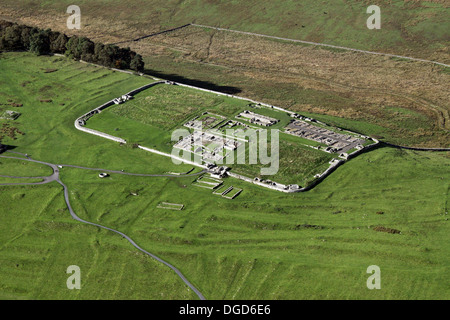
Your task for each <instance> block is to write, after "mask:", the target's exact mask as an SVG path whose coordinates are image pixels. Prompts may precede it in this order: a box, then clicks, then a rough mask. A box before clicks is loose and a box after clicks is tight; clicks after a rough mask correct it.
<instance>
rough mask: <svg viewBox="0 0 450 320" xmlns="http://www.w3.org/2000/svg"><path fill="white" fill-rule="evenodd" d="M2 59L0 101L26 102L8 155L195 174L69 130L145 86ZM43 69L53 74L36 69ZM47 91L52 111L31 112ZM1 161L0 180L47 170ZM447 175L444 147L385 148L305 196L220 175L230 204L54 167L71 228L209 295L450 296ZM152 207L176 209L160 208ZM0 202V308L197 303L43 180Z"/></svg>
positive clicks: (45, 63) (188, 186) (8, 190)
mask: <svg viewBox="0 0 450 320" xmlns="http://www.w3.org/2000/svg"><path fill="white" fill-rule="evenodd" d="M0 57H1V58H0V70H2V78H1V79H0V81H1V86H0V99H1V101H0V102H1V103H6V101H7V99H14V101H15V102H17V103H23V107H21V108H20V111H21V113H22V115H21V117H20V118H19V119H18V120H17V121H16V123H15V124H14V125H15V126H17V127H18V128H19V129H20V130H21V131H23V132H24V133H25V135H18V136H17V138H16V140H13V139H11V138H4V140H3V141H2V142H3V143H4V144H8V145H13V146H15V147H16V148H15V149H14V151H18V152H23V153H28V154H30V155H31V156H32V157H33V158H35V159H38V160H43V161H48V162H52V163H58V164H76V165H82V166H91V167H97V168H105V169H116V170H121V169H124V170H125V171H128V172H141V173H163V172H168V171H173V172H186V171H188V170H190V169H191V168H192V166H187V165H182V166H176V165H173V164H172V163H171V162H170V161H167V159H166V158H163V157H160V156H157V155H153V154H150V153H146V152H143V151H141V150H137V149H133V148H132V147H130V146H119V144H117V143H113V142H110V141H108V140H105V139H103V138H100V137H95V136H92V135H89V134H86V133H83V132H79V131H77V130H76V129H75V128H74V126H73V122H74V120H75V119H76V118H77V117H78V116H79V115H81V114H83V113H85V112H87V111H89V110H91V109H93V108H94V107H95V106H98V105H100V104H101V103H103V102H105V101H108V100H110V99H112V98H113V97H116V96H118V95H119V94H122V93H125V92H128V91H130V90H131V89H133V88H136V87H139V86H140V85H143V84H146V83H148V82H150V80H149V79H145V78H142V77H136V76H131V75H126V74H122V73H117V72H112V71H108V70H105V69H101V68H96V67H93V66H89V65H85V64H79V63H76V62H72V61H70V60H66V59H65V58H58V57H39V58H37V57H34V56H32V55H30V54H24V53H8V54H5V53H4V54H2V55H1V56H0ZM25 66H26V67H25ZM50 67H53V68H56V69H58V71H56V72H53V73H48V74H45V73H44V72H43V70H45V69H47V68H50ZM26 81H29V83H28V82H27V83H26V84H25V86H22V85H21V84H23V83H25V82H26ZM44 87H48V89H47V90H43V88H44ZM44 93H45V98H46V99H52V101H53V102H51V103H41V102H39V99H42V97H44ZM61 104H64V105H61ZM104 114H106V113H104ZM93 119H95V117H94V118H93ZM2 122H4V120H0V123H2ZM362 128H363V127H362ZM119 132H120V131H119ZM150 147H151V146H150ZM4 160H5V159H1V160H0V162H2V165H3V164H4V163H5V164H6V163H7V167H6V166H5V167H3V168H7V169H0V170H1V171H0V174H3V175H8V174H10V173H14V174H18V175H21V174H26V175H28V174H33V175H34V173H36V176H37V175H41V174H48V172H46V169H45V168H40V167H39V166H37V167H36V168H35V169H33V168H31V165H30V167H28V166H25V165H23V164H22V160H17V164H16V165H15V164H14V162H13V161H9V160H8V161H4ZM449 166H450V157H449V155H448V153H437V152H436V153H433V152H415V151H403V150H399V149H393V148H387V147H385V148H379V149H376V150H374V151H371V152H368V153H365V154H362V155H360V156H358V157H357V158H355V159H352V160H350V161H349V162H348V163H346V164H344V165H343V166H341V167H340V168H338V169H337V170H336V172H334V173H333V174H332V175H331V176H329V177H328V178H326V179H325V180H324V181H323V182H322V183H321V184H319V185H318V186H317V187H315V188H314V189H313V190H311V191H308V192H306V193H299V194H283V193H280V192H275V191H270V190H267V189H265V188H261V187H258V186H255V185H252V184H249V183H245V182H243V181H239V180H236V179H231V178H227V179H226V180H225V181H224V184H225V185H227V186H229V185H233V186H234V187H236V188H242V189H243V191H242V193H241V194H240V195H239V196H238V197H237V198H236V199H234V200H229V199H225V198H222V197H220V196H217V195H214V194H213V193H212V190H208V189H205V188H198V187H196V186H193V185H192V183H193V182H194V181H195V180H196V179H197V177H186V178H156V177H129V176H122V175H118V174H111V176H110V177H109V178H106V179H99V178H98V172H96V171H86V170H80V169H73V168H69V167H64V168H62V169H61V179H62V180H63V181H64V182H65V183H66V184H67V186H68V188H69V195H70V200H71V203H72V206H73V208H74V210H75V211H76V212H77V214H78V215H79V216H80V217H81V218H83V219H86V220H89V221H92V222H96V223H101V224H103V225H105V226H108V227H112V228H116V229H118V230H120V231H122V232H125V233H127V234H128V235H129V236H130V237H132V238H133V239H134V240H135V241H136V242H137V243H138V244H139V245H140V246H142V247H143V248H144V249H145V250H147V251H150V252H152V253H155V254H157V255H158V256H160V257H161V258H163V259H164V260H166V261H168V262H169V263H171V264H173V265H175V266H176V267H177V268H179V269H180V270H181V272H182V273H183V274H184V275H185V276H186V277H187V278H188V279H189V281H190V282H192V283H193V284H194V285H195V286H196V287H197V288H198V289H199V290H200V291H201V292H202V293H203V294H204V296H205V297H206V298H207V299H449V298H450V290H449V287H448V285H447V284H448V283H449V275H448V272H447V271H448V266H449V265H450V248H449V246H448V245H447V242H448V235H449V232H450V227H449V222H448V203H449V199H450V197H449V183H448V181H450V171H449V170H448V169H449ZM0 168H2V167H0ZM11 175H12V174H11ZM160 202H170V203H179V204H183V205H184V206H185V208H184V209H183V210H181V211H175V210H162V209H158V208H156V207H157V206H158V204H159V203H160ZM0 203H1V206H0V230H1V232H0V239H1V241H0V244H1V250H0V270H2V272H1V273H0V297H1V298H2V299H194V298H196V296H195V295H194V294H193V293H192V291H190V290H188V288H187V287H186V286H185V285H184V284H183V283H182V282H181V280H179V278H177V276H176V275H175V274H174V273H173V272H171V271H170V270H169V269H168V268H167V267H164V266H163V265H161V264H159V263H157V262H156V261H154V260H152V259H151V258H149V257H147V256H144V255H142V254H141V253H139V252H138V251H137V250H135V249H134V248H133V247H132V246H131V245H130V244H129V243H128V242H126V241H125V240H123V239H122V238H121V237H120V236H118V235H115V234H112V233H110V232H107V231H104V230H100V229H98V228H96V227H92V226H87V225H83V224H80V223H78V222H76V221H74V220H72V219H71V218H70V215H69V212H68V210H67V208H66V206H65V203H64V199H63V195H62V187H61V186H60V185H58V184H56V183H52V184H48V185H43V186H23V187H22V186H20V187H16V186H14V187H11V186H0ZM377 212H383V214H377ZM377 226H383V227H386V228H393V229H396V230H400V231H401V234H390V233H385V232H378V231H375V230H373V228H375V227H377ZM70 265H78V266H80V268H81V285H82V289H81V290H68V289H67V288H66V280H67V278H68V276H69V275H68V274H66V269H67V267H68V266H70ZM370 265H378V266H379V267H380V268H381V290H369V289H367V287H366V280H367V278H368V276H369V274H367V273H366V269H367V267H368V266H370Z"/></svg>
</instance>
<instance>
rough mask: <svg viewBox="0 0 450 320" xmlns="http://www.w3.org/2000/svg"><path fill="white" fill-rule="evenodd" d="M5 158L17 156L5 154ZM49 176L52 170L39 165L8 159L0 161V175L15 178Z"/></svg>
mask: <svg viewBox="0 0 450 320" xmlns="http://www.w3.org/2000/svg"><path fill="white" fill-rule="evenodd" d="M7 156H9V157H17V156H18V155H15V154H7ZM19 157H20V156H19ZM51 174H52V169H50V168H49V167H48V166H45V165H42V164H39V163H33V162H28V161H20V160H15V159H8V158H1V159H0V175H4V176H16V177H45V176H49V175H51Z"/></svg>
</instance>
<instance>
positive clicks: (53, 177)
mask: <svg viewBox="0 0 450 320" xmlns="http://www.w3.org/2000/svg"><path fill="white" fill-rule="evenodd" d="M7 152H10V153H16V154H20V153H18V152H11V151H7ZM21 155H23V156H25V157H26V158H20V157H9V156H0V158H6V159H17V160H21V161H29V162H35V163H40V164H43V165H46V166H49V167H50V168H52V170H53V173H52V174H51V175H50V176H47V177H16V176H0V177H8V178H17V179H21V178H41V179H43V181H41V182H34V183H0V186H11V185H42V184H47V183H51V182H54V181H56V182H58V183H59V184H60V185H61V186H62V187H63V188H64V200H65V202H66V205H67V208H68V209H69V212H70V215H71V216H72V218H73V219H74V220H76V221H79V222H81V223H85V224H89V225H92V226H96V227H99V228H102V229H105V230H109V231H112V232H114V233H117V234H119V235H121V236H122V237H123V238H125V239H126V240H128V242H130V243H131V245H133V246H134V247H135V248H136V249H138V250H139V251H141V252H143V253H145V254H146V255H148V256H150V257H152V258H153V259H155V260H157V261H159V262H161V263H162V264H164V265H166V266H167V267H169V268H170V269H172V270H173V271H174V272H175V273H176V274H177V275H178V277H179V278H180V279H181V280H182V281H183V282H184V283H185V284H186V285H187V286H188V287H189V288H191V289H192V291H194V292H195V294H196V295H197V296H198V297H199V299H200V300H206V299H205V297H204V296H203V295H202V293H201V292H200V291H199V290H198V289H197V288H196V287H194V285H192V284H191V283H190V282H189V280H188V279H187V278H186V277H185V276H184V275H183V274H182V273H181V271H180V270H178V269H177V268H176V267H174V266H173V265H171V264H170V263H168V262H166V261H164V260H163V259H161V258H159V257H158V256H156V255H154V254H152V253H150V252H148V251H146V250H144V249H143V248H141V247H140V246H139V245H138V244H136V242H134V240H133V239H131V238H130V237H129V236H128V235H126V234H125V233H123V232H120V231H118V230H115V229H112V228H109V227H105V226H103V225H100V224H97V223H93V222H90V221H86V220H83V219H81V218H80V217H78V216H77V215H76V213H75V211H74V210H73V208H72V206H71V205H70V199H69V189H68V187H67V186H66V185H65V184H64V182H62V181H61V179H60V176H59V168H58V167H70V168H77V169H83V170H94V171H105V172H110V173H117V174H123V175H129V176H141V177H173V178H181V177H188V176H196V175H200V174H202V173H203V172H204V171H201V172H198V173H193V174H185V175H170V174H140V173H129V172H123V171H115V170H105V169H98V168H87V167H81V166H74V165H56V164H53V163H48V162H43V161H38V160H34V159H32V158H31V157H30V156H28V155H26V154H21Z"/></svg>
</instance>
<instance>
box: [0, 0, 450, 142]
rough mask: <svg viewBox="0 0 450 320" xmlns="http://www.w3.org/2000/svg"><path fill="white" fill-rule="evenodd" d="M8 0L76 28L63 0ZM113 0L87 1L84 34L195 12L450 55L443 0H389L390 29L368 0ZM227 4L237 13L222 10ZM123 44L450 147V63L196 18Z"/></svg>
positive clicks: (276, 100) (174, 64)
mask: <svg viewBox="0 0 450 320" xmlns="http://www.w3.org/2000/svg"><path fill="white" fill-rule="evenodd" d="M4 3H5V5H4V6H3V7H2V8H0V15H4V16H6V17H8V18H10V19H12V20H20V21H21V22H23V23H29V24H31V25H37V26H40V27H42V28H47V27H51V28H53V29H54V30H58V31H63V32H68V30H67V27H66V19H67V14H66V13H65V9H66V8H67V5H69V2H67V1H65V0H64V1H58V2H55V1H47V2H45V3H42V4H41V5H40V6H39V7H36V3H35V2H34V1H31V0H22V1H19V2H17V1H11V0H5V2H4ZM111 3H112V2H111V0H109V1H103V2H101V3H98V2H92V1H81V2H80V3H78V5H80V7H81V8H82V10H83V19H84V20H83V21H84V22H83V27H82V29H81V30H79V31H77V35H85V36H89V37H91V38H92V39H94V40H96V41H102V42H105V43H115V42H118V41H126V40H130V39H135V38H137V37H139V36H144V35H148V34H150V33H152V32H157V31H160V30H163V29H167V28H171V27H174V26H179V25H184V24H186V23H190V22H195V23H200V24H207V25H212V26H220V27H226V28H234V29H238V30H243V31H253V32H257V33H262V34H269V35H270V34H271V35H276V36H284V37H288V38H294V39H303V40H309V41H316V42H326V43H330V44H336V45H344V46H349V47H354V48H361V49H368V50H374V51H381V52H389V53H397V54H402V55H406V56H413V57H418V58H425V59H428V60H436V61H440V62H443V63H447V64H449V63H450V62H449V61H450V58H449V57H450V56H449V51H448V50H449V49H448V48H449V39H448V35H447V34H446V33H445V30H448V29H449V22H448V21H447V20H448V19H445V17H446V12H448V9H449V7H448V4H447V3H446V2H445V1H420V2H418V1H401V0H395V1H387V0H386V1H381V2H379V3H377V4H378V5H379V6H380V7H381V10H382V28H381V29H380V30H369V29H367V27H366V19H367V17H368V16H369V15H368V14H366V8H367V6H368V5H370V4H369V3H365V2H361V1H356V0H352V1H324V2H321V3H317V2H316V1H301V2H294V1H283V3H282V4H279V3H276V4H275V3H271V2H268V1H258V2H257V3H256V2H254V1H253V2H252V1H250V2H248V1H247V2H239V3H237V2H233V3H230V2H220V1H219V2H217V1H216V2H211V1H196V2H191V1H189V2H181V3H180V2H178V1H169V2H167V1H165V2H164V6H163V7H164V8H165V9H164V10H158V9H156V8H158V6H159V5H161V3H160V2H159V0H153V1H145V2H144V1H143V0H128V1H124V2H121V3H116V2H114V5H111ZM225 6H226V12H227V13H229V14H227V15H223V14H220V12H223V9H224V7H225ZM18 8H20V9H18ZM137 8H139V12H140V14H139V15H137V14H136V10H137ZM146 8H148V10H145V9H146ZM200 8H201V9H200ZM31 12H32V14H31ZM447 15H448V14H447ZM243 16H244V17H245V18H243ZM111 21H114V23H111ZM121 45H122V46H130V47H131V49H133V50H135V51H137V52H139V53H141V54H142V55H143V56H144V58H145V62H146V68H147V70H146V72H147V73H149V74H153V75H156V76H160V77H162V78H166V79H172V80H175V81H179V82H187V83H190V84H194V85H198V86H203V87H207V88H212V89H216V90H222V91H226V92H231V93H237V94H240V95H242V96H246V97H250V98H254V99H257V100H262V101H264V102H267V103H272V104H274V105H278V106H281V107H285V108H289V109H291V110H293V111H296V112H301V113H304V112H310V113H315V114H321V115H323V116H326V117H336V118H337V120H338V121H346V124H347V125H348V128H349V129H351V130H356V129H357V127H360V126H361V124H364V126H365V130H364V132H365V133H366V134H371V135H378V136H379V137H380V139H382V140H383V141H387V142H390V143H394V144H399V145H407V146H416V147H417V146H420V147H449V142H448V141H449V140H450V137H449V135H450V133H449V130H450V115H449V114H450V113H449V104H448V101H449V92H448V85H447V84H448V83H449V82H450V79H449V76H450V75H449V72H448V69H449V68H445V67H443V66H437V65H433V64H429V63H428V64H427V63H421V62H411V61H407V60H404V59H398V58H388V57H384V56H374V55H367V54H362V53H355V52H345V51H342V50H336V49H324V48H317V47H314V46H309V45H304V44H295V43H291V42H286V41H278V40H270V39H265V38H260V37H255V36H248V35H242V34H234V33H230V32H223V31H216V30H212V29H204V28H199V27H194V26H189V27H186V28H183V29H179V30H177V31H175V32H170V33H165V34H161V35H157V36H154V37H150V38H146V39H144V40H141V41H138V42H123V43H121ZM343 119H345V120H343ZM347 120H349V121H347ZM354 124H356V126H353V125H354Z"/></svg>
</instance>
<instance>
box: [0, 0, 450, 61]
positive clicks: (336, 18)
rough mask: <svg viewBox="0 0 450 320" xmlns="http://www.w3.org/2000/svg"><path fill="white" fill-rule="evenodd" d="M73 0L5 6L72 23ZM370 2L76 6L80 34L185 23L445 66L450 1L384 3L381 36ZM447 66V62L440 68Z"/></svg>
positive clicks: (177, 1)
mask: <svg viewBox="0 0 450 320" xmlns="http://www.w3.org/2000/svg"><path fill="white" fill-rule="evenodd" d="M71 4H73V1H70V0H59V1H40V3H39V4H38V3H37V2H36V1H34V0H20V1H15V0H3V1H2V7H3V10H4V11H5V12H4V13H6V12H7V11H8V12H10V11H14V12H16V13H17V15H16V17H21V16H28V17H33V16H35V17H36V18H37V19H38V20H39V18H38V17H39V16H41V15H43V14H47V15H53V16H54V21H58V18H61V19H62V21H64V20H65V19H66V18H67V16H68V15H67V14H66V8H67V7H68V6H69V5H71ZM372 4H373V3H372V2H371V1H356V0H334V1H320V2H318V1H313V0H306V1H293V0H287V1H282V2H280V1H269V0H251V1H220V0H184V1H183V0H150V1H147V0H145V1H144V0H127V1H118V0H101V1H87V0H80V1H77V5H78V6H80V8H81V10H82V17H83V19H84V20H83V22H82V23H83V27H86V28H89V27H90V28H92V30H96V31H97V32H98V31H103V33H106V34H108V35H109V36H120V35H123V34H126V33H128V35H131V33H135V34H138V35H144V34H146V33H150V32H152V31H155V30H163V29H167V28H171V27H175V26H179V25H183V24H186V23H199V24H205V25H211V26H220V27H224V28H232V29H238V30H242V31H251V32H257V33H263V34H268V35H276V36H281V37H288V38H293V39H301V40H308V41H315V42H324V43H330V44H336V45H343V46H349V47H354V48H358V49H366V50H379V51H383V52H393V53H399V54H406V55H407V54H408V53H409V54H411V53H412V52H414V54H415V55H416V56H417V57H420V58H428V59H430V60H439V59H441V60H442V59H444V60H447V62H448V60H449V59H448V44H449V34H448V30H449V27H450V23H449V19H448V14H449V4H448V2H447V1H444V0H442V1H440V0H434V1H403V0H393V1H391V0H380V1H377V3H376V4H377V5H378V6H379V7H380V8H381V23H382V27H381V29H380V30H369V29H368V28H367V26H366V20H367V18H368V17H369V16H370V14H367V13H366V10H367V7H368V6H369V5H372ZM442 62H445V61H442Z"/></svg>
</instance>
